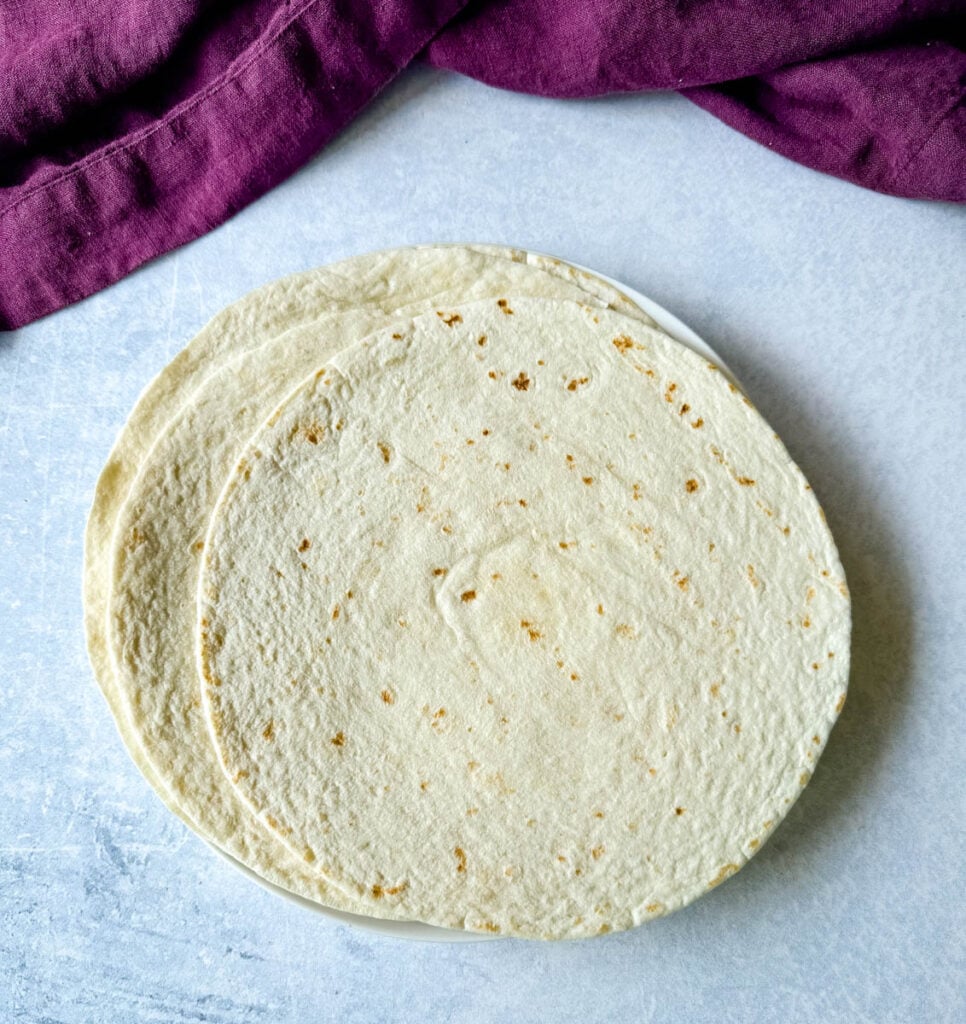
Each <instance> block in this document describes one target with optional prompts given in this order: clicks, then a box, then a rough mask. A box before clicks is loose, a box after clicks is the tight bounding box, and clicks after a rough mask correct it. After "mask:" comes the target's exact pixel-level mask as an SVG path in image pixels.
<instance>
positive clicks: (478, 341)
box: [476, 334, 486, 348]
mask: <svg viewBox="0 0 966 1024" xmlns="http://www.w3.org/2000/svg"><path fill="white" fill-rule="evenodd" d="M476 344H477V345H479V346H480V348H482V347H483V346H484V345H485V344H486V335H485V334H481V335H480V336H479V337H478V338H477V339H476Z"/></svg>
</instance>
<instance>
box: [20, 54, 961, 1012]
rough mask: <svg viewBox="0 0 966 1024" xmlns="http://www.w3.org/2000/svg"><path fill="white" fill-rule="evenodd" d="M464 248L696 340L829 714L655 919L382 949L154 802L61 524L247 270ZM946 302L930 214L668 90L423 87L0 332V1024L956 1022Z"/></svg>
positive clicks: (951, 235)
mask: <svg viewBox="0 0 966 1024" xmlns="http://www.w3.org/2000/svg"><path fill="white" fill-rule="evenodd" d="M468 240H472V241H493V242H507V243H513V244H516V245H521V246H527V247H530V248H533V249H538V250H542V251H545V252H551V253H555V254H558V255H561V256H564V257H567V258H570V259H572V260H575V261H578V262H580V263H584V264H586V265H588V266H591V267H595V268H597V269H599V270H601V271H603V272H605V273H607V274H610V275H612V276H614V277H616V278H618V279H621V280H623V281H625V282H627V283H628V284H630V285H632V286H634V287H637V288H639V289H640V290H642V291H644V292H645V293H646V294H648V295H650V296H651V297H653V298H654V299H656V300H657V301H659V302H661V303H662V304H664V305H665V306H666V307H667V308H668V309H670V310H672V311H673V312H675V313H677V314H678V315H679V316H680V317H681V318H682V319H684V320H685V321H686V322H688V323H690V324H691V326H693V327H694V328H695V329H696V330H697V331H698V332H699V333H700V334H702V335H703V336H704V337H706V338H707V340H708V341H710V342H711V344H712V345H713V346H714V347H715V348H716V349H717V350H718V351H719V352H720V354H721V355H722V357H723V358H724V359H725V360H726V361H727V363H728V364H729V365H730V366H731V367H732V368H733V369H734V371H735V373H736V374H737V375H738V377H739V378H740V379H741V380H742V381H743V382H744V383H745V385H746V387H747V390H748V391H749V393H750V394H751V396H752V398H753V399H754V401H755V402H756V404H757V405H758V406H759V408H760V409H761V410H762V412H763V413H764V414H765V416H766V417H767V418H768V419H769V420H770V421H771V423H772V424H773V425H774V427H775V429H776V430H778V431H779V432H780V434H781V435H782V437H783V438H784V439H785V441H786V443H787V445H788V447H789V449H790V450H791V452H792V454H793V455H794V456H795V458H796V459H797V460H798V462H799V463H800V465H801V466H802V468H803V469H804V471H805V473H806V474H807V476H808V477H809V479H810V480H811V481H812V483H813V485H814V486H815V489H816V491H817V492H818V494H819V496H820V498H821V500H822V501H823V503H824V505H825V508H826V511H827V514H828V519H829V522H830V523H831V526H832V529H833V531H834V533H835V536H836V538H837V540H838V543H839V545H840V548H841V553H842V559H843V562H844V563H845V567H846V570H847V572H848V575H849V581H850V584H851V589H852V594H853V598H854V603H855V634H854V650H853V660H854V668H853V674H852V683H851V696H850V699H849V702H848V705H847V707H846V710H845V712H844V714H843V717H842V719H841V721H840V723H839V725H838V726H837V728H836V729H835V732H834V733H833V736H832V739H831V742H830V744H829V747H828V750H827V752H826V754H825V756H824V757H823V759H822V762H821V764H820V766H819V769H818V771H817V773H816V775H815V778H814V781H813V782H812V784H811V785H810V786H809V788H808V789H807V790H806V792H805V794H804V796H803V797H802V799H801V800H800V801H799V802H798V803H797V804H796V806H795V807H794V809H793V810H792V812H791V814H790V815H789V817H788V819H787V820H786V822H785V823H784V824H783V825H782V827H781V828H780V829H779V830H778V832H777V833H776V835H775V836H774V838H773V839H772V840H771V841H770V842H769V843H768V844H767V846H766V847H765V849H764V850H763V851H762V852H761V854H760V855H759V856H758V857H757V858H755V860H753V861H752V862H751V864H749V865H748V867H747V868H745V869H744V870H743V871H742V872H741V873H740V874H739V875H737V876H736V877H735V878H733V879H731V880H730V881H728V882H727V883H726V884H724V885H722V886H720V887H719V888H718V889H716V890H715V891H714V892H713V893H711V894H710V895H709V896H707V897H705V898H704V899H702V900H700V901H699V902H698V903H696V904H694V905H693V906H691V907H690V908H689V909H687V910H684V911H682V912H680V913H678V914H676V915H674V916H672V917H670V918H667V919H664V920H660V921H657V922H655V923H652V924H650V925H647V926H645V927H643V928H640V929H638V930H636V931H633V932H629V933H625V934H620V935H613V936H608V937H606V938H602V939H597V940H592V941H585V942H581V943H564V944H558V945H540V944H533V943H525V942H515V941H499V942H490V943H474V944H462V945H437V944H433V945H428V944H417V943H407V942H403V941H399V940H391V939H386V938H383V937H380V936H376V935H373V934H370V933H367V932H363V931H359V930H355V929H352V928H349V927H347V926H345V925H340V924H335V923H333V922H331V921H329V920H327V919H325V918H323V917H321V916H319V915H317V914H313V913H311V912H308V911H306V910H303V909H301V908H299V907H297V906H294V905H291V904H289V903H287V902H284V901H283V900H281V899H279V898H277V897H274V896H272V895H271V894H269V893H267V892H265V891H263V890H261V889H260V888H258V887H257V886H255V885H254V884H253V883H252V882H250V881H249V880H248V879H247V878H244V877H243V876H242V875H241V874H239V873H238V872H236V871H234V870H233V869H232V868H231V867H230V866H229V865H228V864H226V863H225V862H223V861H222V860H221V859H219V858H218V857H216V856H215V855H214V854H213V853H212V852H211V851H210V850H209V849H208V848H206V847H205V845H204V844H203V843H202V842H201V841H200V840H199V839H197V838H196V837H195V836H194V835H193V834H191V833H190V832H188V831H187V830H186V829H185V828H184V827H183V826H182V825H181V823H180V822H179V821H178V820H176V819H175V818H174V817H173V816H172V815H171V814H169V813H168V812H167V811H166V810H165V809H164V807H163V806H162V805H161V803H160V802H159V801H158V800H157V798H156V797H155V796H154V794H153V792H152V791H151V789H150V788H149V787H148V785H147V783H146V782H145V781H144V780H143V779H142V778H141V776H140V775H139V774H138V772H137V770H136V769H135V768H134V766H133V765H132V764H131V762H130V761H129V760H128V757H127V755H126V754H125V752H124V749H123V748H122V745H121V742H120V740H119V739H118V737H117V734H116V733H115V731H114V726H113V723H112V721H111V718H110V715H109V714H108V711H107V707H106V705H105V703H104V701H103V699H102V698H101V696H100V693H99V692H98V690H97V687H96V684H95V682H94V679H93V677H92V674H91V671H90V669H89V667H88V664H87V658H86V655H85V651H84V638H83V632H82V629H81V601H80V573H81V552H82V537H83V530H84V520H85V516H86V513H87V508H88V505H89V502H90V500H91V495H92V492H93V487H94V483H95V480H96V479H97V474H98V472H99V470H100V467H101V464H102V463H103V461H104V459H105V456H106V455H107V452H108V449H109V447H110V445H111V443H112V440H113V438H114V435H115V432H116V431H117V430H118V428H119V427H120V425H121V423H122V422H123V420H124V417H125V415H126V414H127V412H128V411H129V409H130V408H131V406H132V404H133V402H134V400H135V398H136V397H137V395H138V393H139V392H140V390H141V389H142V388H143V387H144V385H145V384H146V383H147V381H148V380H149V379H150V378H151V376H152V375H153V374H154V373H155V372H156V371H157V370H159V369H160V368H161V366H163V365H164V363H165V362H166V361H167V360H168V359H170V358H171V357H172V356H173V355H174V354H175V353H176V352H177V351H178V350H179V349H180V348H181V347H182V346H183V345H184V343H185V342H186V341H187V340H188V339H189V338H190V337H191V336H192V335H193V334H194V333H195V331H197V330H198V328H199V327H201V325H202V324H203V323H204V322H205V321H206V320H207V319H208V318H209V317H210V316H211V315H212V314H213V313H215V312H217V311H218V310H219V309H220V308H221V307H222V306H224V305H226V304H227V303H228V302H231V301H232V300H233V299H235V298H237V297H238V296H240V295H242V294H243V293H244V292H246V291H248V290H249V289H251V288H252V287H254V286H256V285H258V284H261V283H263V282H264V281H267V280H269V279H271V278H275V277H278V276H280V275H282V274H285V273H288V272H290V271H293V270H296V269H301V268H305V267H308V266H312V265H315V264H319V263H324V262H328V261H331V260H334V259H338V258H341V257H343V256H347V255H350V254H352V253H356V252H360V251H364V250H368V249H375V248H384V247H387V246H394V245H400V244H406V243H411V242H422V241H468ZM2 258H4V259H9V258H15V257H12V255H11V254H10V253H5V254H3V256H2ZM964 287H966V218H964V214H963V211H962V210H961V209H955V208H952V207H949V206H940V205H930V204H922V203H913V202H907V201H904V200H899V199H892V198H888V197H885V196H879V195H874V194H872V193H869V192H864V191H861V190H859V189H857V188H855V187H853V186H851V185H846V184H843V183H841V182H838V181H835V180H833V179H831V178H827V177H822V176H820V175H818V174H815V173H813V172H812V171H808V170H806V169H804V168H801V167H797V166H795V165H793V164H791V163H788V162H786V161H784V160H782V159H781V158H779V157H777V156H775V155H773V154H771V153H769V152H767V151H766V150H764V149H762V148H759V147H758V146H756V145H754V144H753V143H751V142H748V141H747V140H745V139H743V138H742V137H740V136H738V135H736V134H734V133H733V132H731V131H730V130H728V129H727V128H725V127H723V126H722V125H720V124H718V123H717V122H715V121H714V120H712V119H711V118H710V117H709V116H707V115H705V114H703V113H701V112H700V111H698V110H697V109H695V108H693V107H691V106H690V105H689V104H688V103H687V102H685V101H684V100H683V99H680V98H678V97H675V96H638V97H626V98H615V99H606V100H598V101H592V102H579V103H563V102H551V101H545V100H537V99H531V98H526V97H521V96H514V95H510V94H506V93H500V92H495V91H492V90H489V89H486V88H484V87H482V86H479V85H477V84H474V83H472V82H469V81H464V80H460V79H457V78H455V77H449V76H444V75H439V74H436V73H433V72H430V71H426V70H423V71H418V72H416V73H412V74H409V75H407V76H406V78H405V79H404V80H403V81H401V82H399V83H397V85H396V86H395V87H393V88H392V89H391V90H389V91H388V92H387V93H386V94H385V95H384V96H383V97H382V98H381V99H380V100H379V101H378V102H377V103H376V104H375V105H374V106H373V107H372V108H371V109H370V110H369V111H368V112H367V113H366V114H365V115H364V116H363V117H362V118H360V119H359V120H358V121H357V122H356V123H355V125H353V126H352V128H350V130H349V131H347V132H346V133H345V134H344V135H343V136H342V137H341V138H340V139H339V140H338V141H337V142H336V143H335V144H334V145H333V146H331V147H330V148H329V149H328V150H327V151H326V152H324V153H323V154H322V155H321V156H320V157H318V158H317V159H316V160H314V161H313V162H312V163H311V165H310V166H308V167H307V168H305V169H304V170H303V171H301V172H300V173H299V174H297V175H296V176H295V177H294V178H293V179H292V180H290V181H289V182H287V183H286V184H285V185H283V186H282V187H281V188H279V189H277V190H276V191H275V192H273V193H271V194H270V195H269V196H267V197H266V198H264V199H262V200H261V201H260V202H258V203H256V204H255V205H254V206H252V207H250V208H249V209H247V210H245V211H244V212H243V213H242V214H241V215H240V216H238V217H236V218H235V219H234V220H233V221H231V222H230V223H228V224H226V225H225V226H224V227H221V228H219V229H218V230H217V231H215V232H213V233H212V234H210V235H208V236H207V237H206V238H204V239H202V240H200V241H198V242H195V243H193V244H192V245H189V246H188V247H187V248H185V249H182V250H180V251H179V252H176V253H173V254H171V255H169V256H166V257H164V258H163V259H160V260H157V261H155V262H154V263H152V264H151V265H149V266H147V267H145V268H143V269H142V270H140V271H139V272H137V273H136V274H134V275H133V276H131V277H129V278H128V279H127V280H125V281H123V282H122V283H120V284H118V285H116V286H114V287H113V288H110V289H108V290H107V291H106V292H103V293H101V294H100V295H97V296H95V297H94V298H92V299H88V300H87V301H85V302H82V303H80V304H79V305H77V306H74V307H73V308H71V309H67V310H65V311H63V312H61V313H59V314H57V315H55V316H51V317H48V318H47V319H45V320H43V321H41V322H39V323H36V324H34V325H32V326H31V327H28V328H26V329H24V330H22V331H19V332H17V333H15V334H12V335H6V336H0V792H2V802H0V1021H2V1022H6V1021H16V1022H20V1021H30V1022H38V1024H39V1022H42V1021H46V1022H70V1024H74V1022H78V1024H81V1022H83V1024H89V1022H100V1021H111V1022H114V1021H118V1022H124V1021H151V1022H167V1021H172V1022H175V1021H177V1022H189V1021H190V1022H195V1021H207V1022H213V1024H248V1022H254V1021H264V1022H267V1024H286V1022H292V1024H301V1022H303V1021H313V1020H325V1021H328V1020H332V1021H336V1020H338V1021H347V1022H351V1021H360V1022H362V1021H365V1022H370V1021H383V1020H398V1021H412V1022H422V1021H437V1020H438V1021H458V1022H467V1024H470V1022H472V1024H476V1022H485V1021H495V1022H496V1021H498V1022H501V1024H502V1022H515V1021H542V1020H546V1021H554V1022H564V1021H579V1022H581V1024H585V1022H587V1021H597V1020H599V1021H633V1022H640V1024H645V1022H652V1021H653V1022H658V1021H661V1022H664V1021H667V1022H673V1024H679V1022H688V1021H694V1022H710V1024H719V1022H721V1021H726V1020H752V1019H753V1020H755V1021H756V1022H766V1021H775V1022H783V1024H784V1022H786V1021H791V1022H796V1024H800V1022H809V1021H815V1022H822V1024H829V1022H834V1021H842V1022H848V1024H860V1022H866V1021H868V1022H874V1024H884V1022H889V1021H897V1022H899V1021H901V1022H910V1021H928V1022H937V1021H962V1020H966V996H964V990H966V969H964V948H966V929H964V896H963V879H964V858H963V846H964V844H963V820H964V811H966V806H964V792H966V787H964V780H966V774H964V768H966V765H964V760H966V758H964V749H966V742H964V717H966V716H964V702H966V645H964V639H963V636H964V628H966V600H964V598H966V587H964V580H966V573H964V571H963V567H964V564H966V551H964V544H963V529H964V523H966V502H964V480H966V466H964V462H966V459H964V450H966V443H964V435H966V413H964V409H966V359H964V343H966V316H964V302H963V297H964Z"/></svg>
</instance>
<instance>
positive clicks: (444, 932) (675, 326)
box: [209, 253, 737, 942]
mask: <svg viewBox="0 0 966 1024" xmlns="http://www.w3.org/2000/svg"><path fill="white" fill-rule="evenodd" d="M539 255H545V254H542V253H541V254H539ZM551 258H554V259H555V258H557V257H551ZM561 262H562V263H566V262H568V261H566V260H561ZM570 266H572V267H576V268H577V269H578V270H584V271H586V272H587V273H589V274H593V275H594V276H595V277H599V278H600V279H601V280H602V281H606V282H607V283H608V284H610V285H613V287H614V288H617V289H618V290H619V291H621V292H623V293H624V295H626V296H627V297H628V298H629V299H631V300H632V301H633V302H635V303H637V305H638V306H640V308H641V309H643V310H644V312H645V313H647V315H648V316H649V317H651V318H652V319H653V320H654V321H655V323H657V325H658V326H659V327H661V329H662V330H664V331H666V332H667V333H668V334H670V335H671V337H672V338H674V339H675V340H676V341H680V342H681V344H683V345H687V346H688V348H691V349H693V350H694V351H695V352H697V353H698V354H699V355H702V356H704V357H705V358H706V359H708V360H710V361H711V362H713V363H714V364H715V365H716V366H717V367H718V368H719V369H720V370H722V371H723V372H724V373H726V374H727V375H728V377H730V378H731V379H732V380H734V379H735V378H734V374H733V373H732V372H731V371H730V370H729V369H728V367H727V366H726V365H725V364H724V363H723V362H722V360H721V357H720V356H719V355H718V354H717V353H716V352H715V351H714V349H712V348H711V346H710V345H709V344H708V343H707V342H706V341H704V340H703V339H702V338H699V337H698V335H697V334H695V333H694V331H692V330H691V328H690V327H688V326H687V324H683V323H682V322H681V321H680V320H678V318H677V317H676V316H674V315H673V314H672V313H669V312H668V311H667V310H666V309H664V307H663V306H659V305H658V304H657V303H656V302H655V301H654V300H653V299H649V298H648V297H647V296H646V295H642V294H641V293H640V292H639V291H637V290H636V289H635V288H630V287H629V286H628V285H626V284H621V283H620V282H619V281H615V280H614V279H613V278H612V277H608V276H607V275H606V274H601V273H599V272H598V271H596V270H591V269H590V268H589V267H583V266H581V265H580V264H579V263H571V264H570ZM735 383H737V381H735ZM209 846H211V848H212V849H213V850H214V851H215V852H216V853H217V854H219V855H220V856H222V857H224V859H225V860H227V861H228V862H229V864H231V865H232V866H234V867H236V868H237V869H238V870H239V871H241V873H242V874H244V875H247V876H248V877H249V878H250V879H251V880H252V881H253V882H257V883H258V884H259V885H260V886H261V887H262V888H263V889H268V891H269V892H273V893H275V894H276V895H278V896H283V897H284V898H285V899H287V900H290V901H291V902H292V903H297V904H298V905H299V906H302V907H306V908H307V909H308V910H314V911H315V912H316V913H317V914H323V915H324V916H325V917H330V918H332V919H333V920H336V921H341V922H343V923H344V924H351V925H355V926H356V927H357V928H365V929H366V930H368V931H371V932H378V933H379V934H381V935H389V936H391V937H392V938H396V939H415V940H416V941H419V942H490V941H493V940H496V939H499V938H501V936H499V935H480V934H477V933H476V932H464V931H459V930H458V929H453V928H437V927H436V926H435V925H429V924H421V923H420V922H418V921H383V920H381V919H379V918H377V917H365V916H363V915H362V914H350V913H347V912H346V911H344V910H334V909H332V908H331V907H324V906H322V904H321V903H315V902H314V901H313V900H309V899H306V898H305V897H304V896H297V895H296V894H295V893H291V892H289V891H288V890H287V889H282V888H281V887H280V886H277V885H273V884H272V883H271V882H268V881H266V880H265V879H264V878H262V877H261V875H257V874H256V873H255V872H254V871H252V870H251V868H248V867H246V866H245V865H244V864H242V863H241V862H240V861H237V860H235V858H234V857H232V856H231V855H230V854H227V853H225V851H224V850H220V849H218V847H217V846H213V845H212V844H210V843H209Z"/></svg>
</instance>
